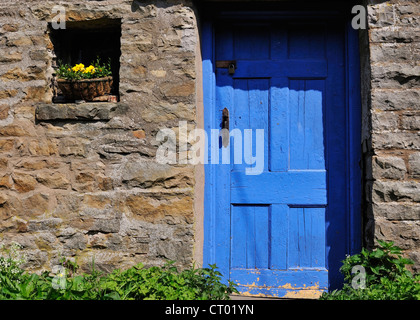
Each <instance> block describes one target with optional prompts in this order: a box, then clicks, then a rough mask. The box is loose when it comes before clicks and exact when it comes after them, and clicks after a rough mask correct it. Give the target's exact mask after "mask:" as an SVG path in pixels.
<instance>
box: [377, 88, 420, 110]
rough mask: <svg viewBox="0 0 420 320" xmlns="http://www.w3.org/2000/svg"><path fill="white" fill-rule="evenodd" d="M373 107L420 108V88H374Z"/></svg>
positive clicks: (392, 108)
mask: <svg viewBox="0 0 420 320" xmlns="http://www.w3.org/2000/svg"><path fill="white" fill-rule="evenodd" d="M372 108H373V109H379V110H420V90H418V89H407V90H394V89H374V90H372Z"/></svg>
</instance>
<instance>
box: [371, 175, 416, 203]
mask: <svg viewBox="0 0 420 320" xmlns="http://www.w3.org/2000/svg"><path fill="white" fill-rule="evenodd" d="M372 198H373V201H374V202H410V201H411V202H420V182H416V181H399V182H391V181H380V180H377V181H375V182H374V183H373V195H372Z"/></svg>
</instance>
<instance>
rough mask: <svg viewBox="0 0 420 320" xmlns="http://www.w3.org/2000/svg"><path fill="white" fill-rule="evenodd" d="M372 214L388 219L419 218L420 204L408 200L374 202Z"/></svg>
mask: <svg viewBox="0 0 420 320" xmlns="http://www.w3.org/2000/svg"><path fill="white" fill-rule="evenodd" d="M373 214H374V215H375V217H384V218H387V219H388V220H420V205H419V204H413V203H410V202H407V203H399V202H392V203H383V202H382V203H374V204H373Z"/></svg>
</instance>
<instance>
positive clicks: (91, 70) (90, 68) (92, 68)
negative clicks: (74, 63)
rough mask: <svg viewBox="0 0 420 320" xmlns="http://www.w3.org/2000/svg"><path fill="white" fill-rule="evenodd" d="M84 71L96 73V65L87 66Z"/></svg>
mask: <svg viewBox="0 0 420 320" xmlns="http://www.w3.org/2000/svg"><path fill="white" fill-rule="evenodd" d="M83 73H95V67H94V66H92V65H91V66H89V67H87V68H86V69H85V70H84V71H83Z"/></svg>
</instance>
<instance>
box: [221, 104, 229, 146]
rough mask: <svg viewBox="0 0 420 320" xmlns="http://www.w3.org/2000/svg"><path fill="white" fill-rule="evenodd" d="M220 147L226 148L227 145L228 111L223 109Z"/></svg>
mask: <svg viewBox="0 0 420 320" xmlns="http://www.w3.org/2000/svg"><path fill="white" fill-rule="evenodd" d="M221 136H222V146H223V147H225V148H226V147H227V146H228V145H229V110H228V109H227V108H224V109H223V111H222V130H221Z"/></svg>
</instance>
